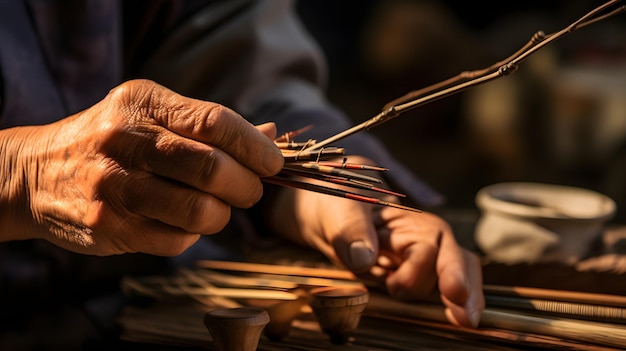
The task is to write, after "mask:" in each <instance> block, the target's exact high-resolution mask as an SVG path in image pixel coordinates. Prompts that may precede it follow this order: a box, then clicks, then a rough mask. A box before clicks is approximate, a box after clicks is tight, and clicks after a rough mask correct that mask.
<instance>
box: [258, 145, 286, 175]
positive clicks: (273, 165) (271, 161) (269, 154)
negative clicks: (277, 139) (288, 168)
mask: <svg viewBox="0 0 626 351" xmlns="http://www.w3.org/2000/svg"><path fill="white" fill-rule="evenodd" d="M261 162H262V164H263V167H265V169H266V170H267V171H268V172H269V173H270V174H272V175H274V174H276V173H278V172H280V170H281V169H282V168H283V164H284V162H285V159H284V157H283V154H282V153H281V152H280V150H278V149H277V148H276V147H267V148H266V149H265V152H263V159H262V160H261Z"/></svg>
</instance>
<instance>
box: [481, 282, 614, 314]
mask: <svg viewBox="0 0 626 351" xmlns="http://www.w3.org/2000/svg"><path fill="white" fill-rule="evenodd" d="M483 290H484V292H485V294H492V295H505V296H517V297H526V298H531V299H543V300H555V301H567V302H580V303H585V304H592V305H604V306H616V307H624V308H626V296H618V295H609V294H596V293H587V292H578V291H567V290H553V289H541V288H528V287H520V286H503V285H490V284H485V285H483Z"/></svg>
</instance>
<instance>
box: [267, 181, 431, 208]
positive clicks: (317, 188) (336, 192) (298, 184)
mask: <svg viewBox="0 0 626 351" xmlns="http://www.w3.org/2000/svg"><path fill="white" fill-rule="evenodd" d="M263 181H265V182H267V183H272V184H276V185H280V186H284V187H288V188H296V189H303V190H309V191H313V192H317V193H321V194H326V195H332V196H337V197H341V198H345V199H350V200H356V201H360V202H365V203H370V204H375V205H382V206H388V207H395V208H398V209H402V210H407V211H412V212H422V210H419V209H416V208H412V207H409V206H404V205H401V204H397V203H393V202H390V201H386V200H382V199H378V198H374V197H370V196H365V195H361V194H357V193H352V192H349V191H345V190H340V189H334V188H329V187H326V186H322V185H318V184H312V183H308V182H302V181H297V180H293V179H287V178H280V177H277V176H273V177H264V178H263Z"/></svg>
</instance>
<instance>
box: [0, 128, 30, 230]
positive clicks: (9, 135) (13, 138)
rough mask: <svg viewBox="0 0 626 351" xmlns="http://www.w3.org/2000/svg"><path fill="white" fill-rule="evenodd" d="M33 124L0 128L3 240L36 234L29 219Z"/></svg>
mask: <svg viewBox="0 0 626 351" xmlns="http://www.w3.org/2000/svg"><path fill="white" fill-rule="evenodd" d="M33 133H34V127H14V128H9V129H5V130H0V242H2V241H12V240H24V239H30V238H33V237H34V228H32V227H31V225H29V224H28V223H32V221H27V220H26V218H30V217H31V215H30V196H29V193H28V180H27V175H28V173H29V169H28V167H27V159H28V157H27V156H25V155H26V154H28V149H32V145H29V143H30V142H33V141H34V140H37V138H36V137H35V136H33Z"/></svg>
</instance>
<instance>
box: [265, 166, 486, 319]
mask: <svg viewBox="0 0 626 351" xmlns="http://www.w3.org/2000/svg"><path fill="white" fill-rule="evenodd" d="M349 161H350V162H354V163H362V164H374V163H373V162H371V161H369V160H367V159H365V158H360V157H352V158H349ZM277 198H278V200H277V202H278V203H277V205H276V206H277V207H278V208H280V209H281V210H280V211H275V213H276V215H275V216H273V217H272V221H271V222H272V230H274V231H276V232H277V233H278V234H280V235H283V236H286V237H290V238H292V239H294V240H295V241H297V242H299V243H301V244H306V245H309V246H311V247H313V248H315V249H317V250H319V251H321V252H322V253H324V254H325V255H326V256H327V257H328V258H330V259H331V260H332V261H334V262H336V263H338V264H340V265H343V266H344V267H347V268H348V269H350V270H351V271H353V272H354V273H356V274H357V276H360V277H362V278H364V279H376V280H379V281H382V282H383V283H384V286H385V288H386V289H387V291H388V293H389V294H390V295H391V296H392V297H394V298H397V299H400V300H407V301H417V300H423V299H426V298H429V297H431V296H432V294H433V293H436V292H437V291H438V293H439V297H440V298H441V301H442V302H443V303H444V305H445V307H446V309H445V313H446V317H447V319H448V320H449V321H450V322H451V323H452V324H455V325H459V326H464V327H477V326H478V324H479V321H480V317H481V315H482V311H483V310H484V308H485V301H484V295H483V290H482V270H481V264H480V261H479V259H478V257H477V256H476V255H475V254H473V253H472V252H470V251H468V250H466V249H465V248H463V247H461V246H460V245H459V244H458V243H457V241H456V239H455V237H454V234H453V232H452V230H451V228H450V226H449V225H448V224H447V223H446V222H445V221H444V220H443V219H442V218H441V217H439V216H437V215H435V214H432V213H428V212H422V213H417V212H411V211H407V210H403V209H398V208H393V207H383V206H378V205H371V204H366V203H361V202H357V201H352V200H347V199H342V198H338V197H334V196H329V195H321V194H317V193H313V192H310V191H304V190H293V189H284V190H281V193H280V194H279V195H278V197H277ZM395 200H396V201H397V199H395Z"/></svg>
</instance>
